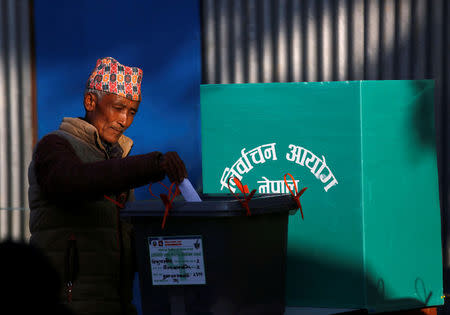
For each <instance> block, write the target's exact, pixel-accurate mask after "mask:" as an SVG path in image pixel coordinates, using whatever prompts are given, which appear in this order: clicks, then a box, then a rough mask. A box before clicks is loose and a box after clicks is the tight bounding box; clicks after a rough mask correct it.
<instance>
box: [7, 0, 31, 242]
mask: <svg viewBox="0 0 450 315" xmlns="http://www.w3.org/2000/svg"><path fill="white" fill-rule="evenodd" d="M31 71H32V56H31V40H30V1H29V0H0V241H2V240H4V239H6V238H12V239H14V240H26V239H28V237H29V229H28V217H29V211H28V210H26V209H27V208H28V199H27V189H28V180H27V168H28V164H29V162H30V160H31V154H32V146H33V106H32V104H33V102H32V72H31Z"/></svg>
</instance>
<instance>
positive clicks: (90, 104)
mask: <svg viewBox="0 0 450 315" xmlns="http://www.w3.org/2000/svg"><path fill="white" fill-rule="evenodd" d="M96 105H97V95H95V94H94V93H90V92H89V93H85V94H84V108H85V109H86V112H92V111H94V109H95V106H96Z"/></svg>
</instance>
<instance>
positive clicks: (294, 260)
mask: <svg viewBox="0 0 450 315" xmlns="http://www.w3.org/2000/svg"><path fill="white" fill-rule="evenodd" d="M322 257H327V255H323V256H322ZM296 266H298V267H297V268H296ZM288 269H290V272H291V273H292V272H296V273H298V274H299V277H298V278H300V279H302V284H301V285H299V286H296V290H295V296H301V297H302V299H303V300H304V302H302V304H304V306H308V307H326V308H347V309H348V308H352V309H357V308H363V307H364V304H365V302H364V301H365V296H364V292H366V294H367V304H368V305H369V307H368V311H369V312H371V313H373V312H374V311H375V310H376V311H377V312H389V311H394V310H402V309H403V310H407V309H408V310H411V309H416V308H417V309H420V308H423V307H426V304H427V302H428V301H429V300H430V298H431V297H432V296H433V294H435V293H434V292H427V291H426V284H425V283H424V281H423V280H422V279H420V278H417V279H416V281H415V283H414V284H411V286H412V287H415V291H416V294H417V296H418V297H419V298H420V300H419V299H413V298H405V299H390V298H389V292H388V288H385V283H384V280H383V279H374V278H373V277H372V276H371V275H370V274H367V273H366V275H365V274H364V270H363V268H362V266H361V267H355V266H349V265H346V264H339V263H337V262H335V261H333V262H331V259H330V260H328V261H319V260H316V259H312V258H310V257H306V256H302V255H296V256H291V257H288ZM294 269H295V271H294ZM306 271H308V272H306ZM318 274H324V275H333V276H332V278H322V279H317V278H314V275H318ZM289 281H290V279H287V282H288V294H287V295H288V297H287V301H288V303H289V304H293V303H290V302H289V300H295V298H294V296H290V297H289V292H292V291H293V290H292V289H291V290H290V289H289V288H290V287H291V286H292V285H294V284H293V283H289ZM318 286H319V287H320V291H321V292H323V296H315V295H314V294H313V293H314V292H317V290H318V289H316V288H315V287H318ZM364 286H365V288H364ZM325 297H326V301H327V305H324V304H323V302H322V299H323V298H325ZM288 306H291V307H294V305H288ZM304 306H303V305H302V307H304ZM348 314H367V310H362V311H360V312H359V313H358V312H357V313H354V312H349V313H348ZM383 314H384V313H383ZM419 314H420V313H419Z"/></svg>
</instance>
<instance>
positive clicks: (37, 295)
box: [0, 240, 73, 315]
mask: <svg viewBox="0 0 450 315" xmlns="http://www.w3.org/2000/svg"><path fill="white" fill-rule="evenodd" d="M0 257H1V259H0V279H1V281H0V305H1V310H0V313H2V314H3V310H10V312H11V314H49V315H73V313H72V312H71V311H69V310H68V309H67V308H66V307H65V306H64V305H63V304H61V303H60V301H59V298H60V293H61V289H62V288H61V282H60V278H59V275H58V273H57V271H56V270H54V269H53V267H52V266H51V264H50V261H49V260H48V259H47V257H46V256H45V255H44V254H43V253H42V252H41V251H40V250H39V249H38V248H36V247H34V246H32V245H30V244H27V243H21V242H13V241H10V240H8V241H4V242H2V243H0Z"/></svg>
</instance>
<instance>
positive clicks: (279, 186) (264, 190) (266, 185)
mask: <svg viewBox="0 0 450 315" xmlns="http://www.w3.org/2000/svg"><path fill="white" fill-rule="evenodd" d="M262 179H264V180H260V181H257V182H256V183H257V184H260V185H259V187H258V193H260V194H287V193H289V188H290V189H291V190H292V192H294V193H295V186H294V182H293V181H292V180H290V179H289V180H287V181H286V182H287V184H288V186H289V188H288V187H286V183H285V182H284V180H283V179H282V180H269V179H268V178H267V177H264V176H262ZM299 182H300V181H299V180H295V184H296V186H297V187H299V186H298V183H299Z"/></svg>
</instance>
